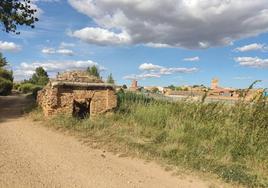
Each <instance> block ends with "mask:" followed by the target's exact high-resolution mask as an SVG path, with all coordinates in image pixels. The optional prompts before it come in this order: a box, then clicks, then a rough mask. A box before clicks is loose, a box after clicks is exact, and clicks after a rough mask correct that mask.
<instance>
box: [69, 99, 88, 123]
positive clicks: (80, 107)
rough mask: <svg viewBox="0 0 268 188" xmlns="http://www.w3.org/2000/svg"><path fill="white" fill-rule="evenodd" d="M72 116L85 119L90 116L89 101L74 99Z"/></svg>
mask: <svg viewBox="0 0 268 188" xmlns="http://www.w3.org/2000/svg"><path fill="white" fill-rule="evenodd" d="M73 116H74V117H77V118H80V119H85V118H88V117H89V116H90V101H87V100H85V101H76V100H74V102H73Z"/></svg>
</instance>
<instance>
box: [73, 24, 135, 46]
mask: <svg viewBox="0 0 268 188" xmlns="http://www.w3.org/2000/svg"><path fill="white" fill-rule="evenodd" d="M71 36H74V37H76V38H79V39H81V40H83V41H85V42H88V43H94V44H99V45H110V44H116V45H120V44H128V43H130V42H131V38H130V37H129V35H128V34H127V33H126V32H121V33H115V32H112V31H109V30H107V29H102V28H94V27H86V28H84V29H81V30H77V31H75V32H73V33H71Z"/></svg>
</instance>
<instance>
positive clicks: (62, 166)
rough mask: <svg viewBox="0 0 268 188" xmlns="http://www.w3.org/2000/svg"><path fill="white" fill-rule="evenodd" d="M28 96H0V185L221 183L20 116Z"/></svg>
mask: <svg viewBox="0 0 268 188" xmlns="http://www.w3.org/2000/svg"><path fill="white" fill-rule="evenodd" d="M27 104H29V101H28V99H27V97H24V96H9V97H0V187H5V188H7V187H12V188H14V187H154V188H155V187H172V188H174V187H199V188H200V187H211V186H212V184H213V185H214V186H213V187H224V186H216V184H215V183H212V182H211V181H208V180H206V181H205V180H201V179H199V178H196V177H193V176H190V175H185V176H174V175H172V174H171V173H170V172H167V171H165V170H164V169H163V168H161V167H160V166H158V165H157V164H155V163H153V162H151V163H145V162H144V161H143V160H139V159H130V158H127V157H125V158H122V157H120V156H118V155H114V154H111V153H109V152H104V151H103V150H98V149H92V148H90V147H88V146H86V145H83V144H82V143H81V142H79V141H78V140H77V139H76V138H75V137H72V136H68V135H65V134H62V133H60V132H56V131H53V130H51V129H48V128H46V127H44V126H40V125H39V124H38V123H36V122H32V121H31V120H29V119H27V118H24V117H23V116H22V115H21V111H22V110H23V108H24V107H25V106H27Z"/></svg>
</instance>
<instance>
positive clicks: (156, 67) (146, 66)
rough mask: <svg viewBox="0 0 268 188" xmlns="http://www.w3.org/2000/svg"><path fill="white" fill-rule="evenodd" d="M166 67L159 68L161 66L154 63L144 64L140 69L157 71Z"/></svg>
mask: <svg viewBox="0 0 268 188" xmlns="http://www.w3.org/2000/svg"><path fill="white" fill-rule="evenodd" d="M163 68H164V67H162V66H159V65H154V64H152V63H143V64H141V65H140V66H139V69H140V70H142V71H156V70H160V69H163Z"/></svg>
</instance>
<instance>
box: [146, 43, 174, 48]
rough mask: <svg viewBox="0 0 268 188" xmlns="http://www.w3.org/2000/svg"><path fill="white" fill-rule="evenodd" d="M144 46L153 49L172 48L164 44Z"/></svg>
mask: <svg viewBox="0 0 268 188" xmlns="http://www.w3.org/2000/svg"><path fill="white" fill-rule="evenodd" d="M144 46H147V47H151V48H171V47H172V46H170V45H168V44H162V43H151V42H150V43H147V44H145V45H144Z"/></svg>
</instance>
